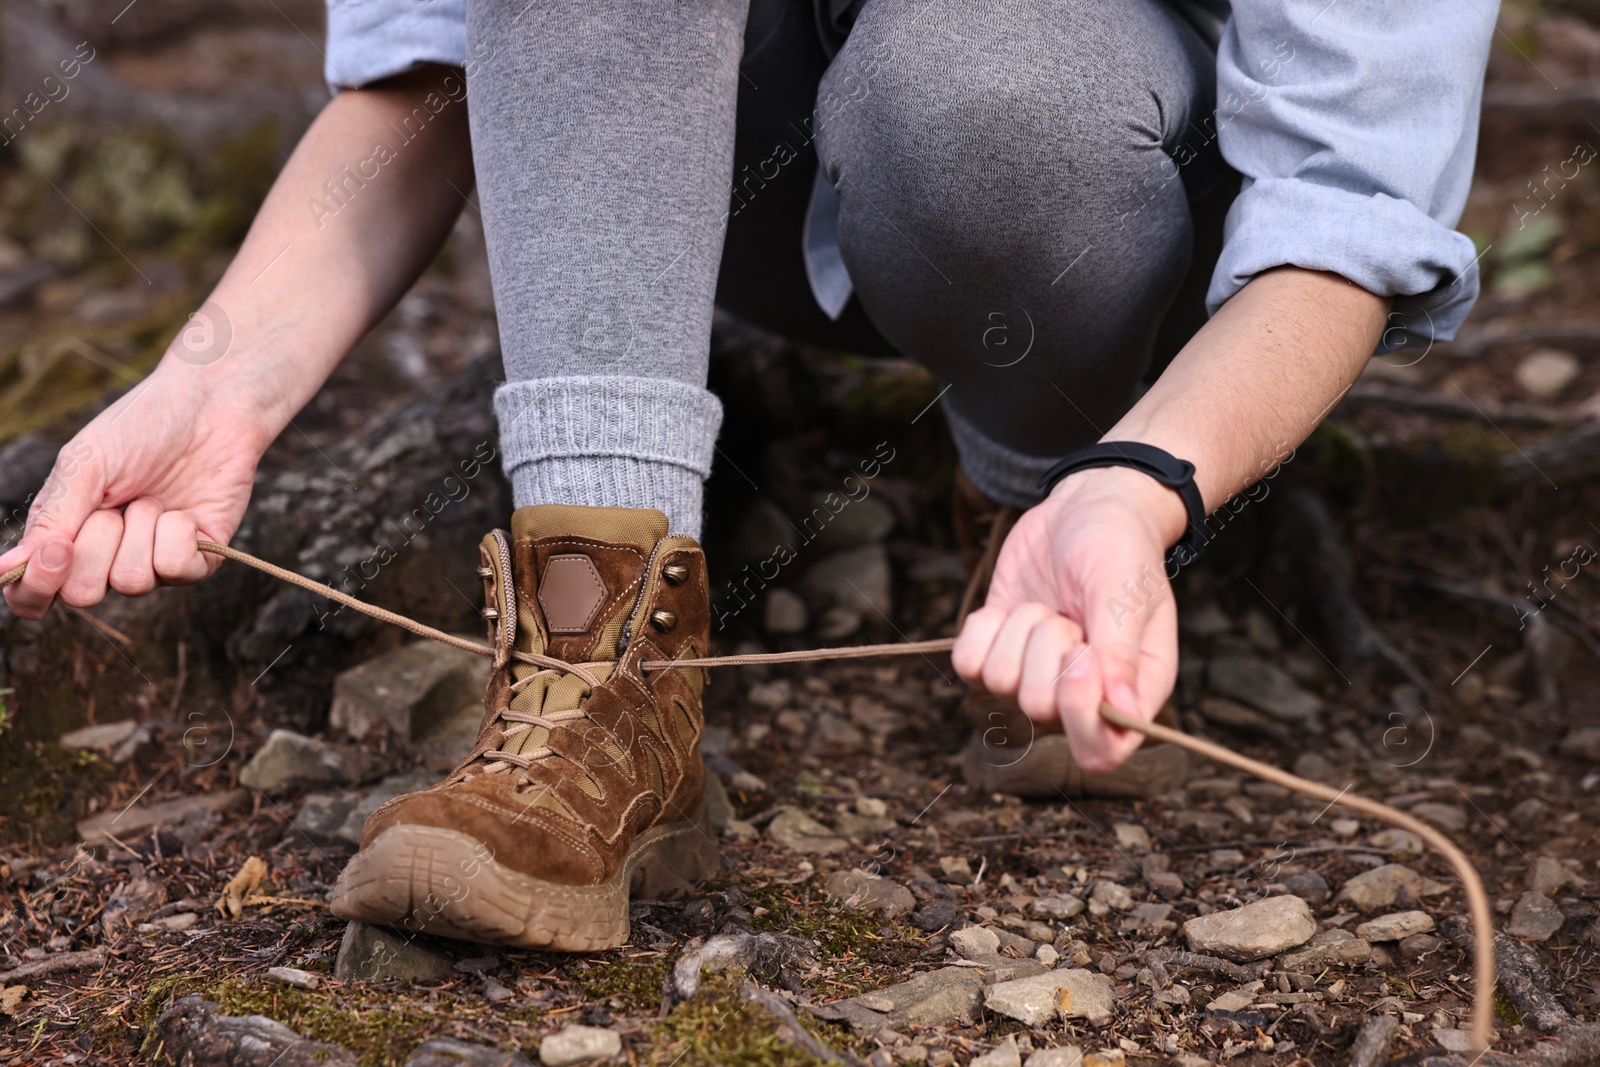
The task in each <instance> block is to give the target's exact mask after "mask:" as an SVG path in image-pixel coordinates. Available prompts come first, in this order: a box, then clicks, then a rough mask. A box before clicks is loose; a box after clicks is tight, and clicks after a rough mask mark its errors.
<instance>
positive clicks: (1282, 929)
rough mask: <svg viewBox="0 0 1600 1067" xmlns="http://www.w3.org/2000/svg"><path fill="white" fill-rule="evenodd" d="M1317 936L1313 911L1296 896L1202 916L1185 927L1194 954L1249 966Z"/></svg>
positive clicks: (1272, 899)
mask: <svg viewBox="0 0 1600 1067" xmlns="http://www.w3.org/2000/svg"><path fill="white" fill-rule="evenodd" d="M1316 932H1317V921H1316V920H1315V919H1313V918H1312V917H1311V908H1310V906H1309V905H1307V904H1306V902H1305V901H1303V900H1301V899H1300V898H1299V897H1296V896H1288V895H1285V896H1281V897H1268V898H1267V899H1265V900H1258V901H1256V902H1255V903H1253V904H1246V905H1245V906H1244V907H1242V908H1234V909H1233V910H1231V911H1218V912H1213V913H1212V914H1210V915H1201V916H1199V917H1198V918H1194V919H1190V920H1189V921H1188V922H1186V923H1184V924H1183V936H1184V938H1185V940H1187V941H1188V942H1189V947H1190V948H1191V949H1193V950H1194V951H1195V952H1205V953H1209V954H1211V955H1214V956H1221V957H1223V958H1224V959H1230V960H1237V961H1238V962H1240V963H1249V962H1251V961H1253V960H1260V959H1265V958H1267V957H1268V956H1276V955H1277V954H1278V953H1280V952H1284V951H1286V950H1288V949H1291V948H1294V947H1295V946H1296V945H1303V944H1305V943H1306V942H1307V941H1309V940H1311V935H1312V934H1314V933H1316Z"/></svg>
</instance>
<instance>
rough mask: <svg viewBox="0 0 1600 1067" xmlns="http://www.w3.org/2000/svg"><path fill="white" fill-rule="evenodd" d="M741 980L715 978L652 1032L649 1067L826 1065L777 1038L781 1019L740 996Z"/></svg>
mask: <svg viewBox="0 0 1600 1067" xmlns="http://www.w3.org/2000/svg"><path fill="white" fill-rule="evenodd" d="M740 981H741V979H740V978H738V977H736V976H729V975H711V976H708V977H707V978H706V980H705V982H704V983H703V984H702V985H701V987H700V993H699V995H697V996H696V997H695V998H694V999H693V1000H691V1001H688V1002H687V1003H684V1004H680V1005H678V1007H677V1008H675V1009H674V1010H673V1012H672V1014H670V1015H668V1016H667V1017H666V1018H665V1019H662V1020H661V1021H660V1022H659V1023H657V1024H656V1025H655V1027H654V1029H653V1030H652V1033H651V1037H652V1040H651V1051H650V1063H652V1064H655V1065H667V1064H674V1065H679V1067H782V1065H791V1064H793V1065H809V1064H817V1063H820V1062H822V1061H820V1060H818V1059H816V1058H814V1057H812V1056H808V1055H806V1054H805V1053H804V1052H801V1051H800V1050H799V1049H797V1048H795V1047H794V1046H793V1045H790V1044H788V1043H787V1042H785V1041H784V1040H783V1039H782V1038H780V1037H779V1036H778V1033H777V1026H776V1025H775V1023H776V1020H774V1019H773V1017H772V1016H771V1015H769V1014H767V1012H766V1011H764V1010H763V1009H761V1008H760V1007H758V1006H756V1005H754V1004H751V1003H750V1002H749V1001H746V1000H744V999H743V998H741V997H740V996H739V992H738V988H739V982H740Z"/></svg>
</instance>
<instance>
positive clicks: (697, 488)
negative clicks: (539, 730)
mask: <svg viewBox="0 0 1600 1067" xmlns="http://www.w3.org/2000/svg"><path fill="white" fill-rule="evenodd" d="M494 410H495V414H496V415H497V416H498V417H499V420H500V444H501V448H500V451H501V456H502V462H503V463H504V465H505V472H506V477H508V478H510V479H511V493H512V498H513V501H514V502H515V504H516V506H517V507H519V508H521V507H527V506H528V505H530V504H581V505H586V506H590V507H624V508H657V509H658V510H660V511H663V512H665V513H666V515H667V522H668V526H669V528H670V529H671V531H672V532H673V533H675V534H682V535H684V536H686V537H695V538H698V537H699V536H700V513H701V501H702V495H703V488H704V483H705V479H706V478H707V476H709V475H710V473H711V459H712V455H713V453H714V452H715V450H716V440H717V430H718V428H720V427H721V425H722V404H721V402H720V401H718V400H717V398H716V397H715V396H713V395H712V394H711V393H709V392H707V391H706V390H705V389H702V388H700V387H699V386H694V385H687V384H685V383H683V382H674V381H668V380H666V379H661V378H615V377H593V376H579V377H567V378H537V379H534V380H532V381H525V382H507V383H506V384H504V385H502V386H501V387H500V388H499V389H497V390H495V394H494Z"/></svg>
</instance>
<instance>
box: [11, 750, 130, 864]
mask: <svg viewBox="0 0 1600 1067" xmlns="http://www.w3.org/2000/svg"><path fill="white" fill-rule="evenodd" d="M114 774H115V769H114V768H113V767H112V766H111V764H109V763H107V762H106V761H105V760H103V759H101V758H100V757H99V756H97V755H95V754H94V753H92V752H69V751H68V750H67V749H64V748H62V747H61V746H60V745H58V744H55V743H54V742H49V741H43V742H32V743H20V744H19V743H17V742H16V741H15V739H11V740H10V741H8V742H7V743H5V744H0V782H5V783H6V785H5V788H4V789H0V840H9V841H17V842H19V843H20V842H22V841H25V840H26V841H31V842H34V843H37V844H42V845H46V846H52V847H53V846H58V845H64V844H66V843H68V842H69V841H72V840H73V839H74V838H75V836H76V827H77V824H78V821H79V820H80V819H82V818H83V817H84V816H86V815H87V814H88V813H89V799H90V798H91V797H93V796H94V795H95V794H96V793H97V792H98V791H99V790H100V789H102V788H103V787H104V786H105V785H106V783H108V782H109V781H110V780H111V778H112V777H113V775H114Z"/></svg>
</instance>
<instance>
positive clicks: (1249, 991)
mask: <svg viewBox="0 0 1600 1067" xmlns="http://www.w3.org/2000/svg"><path fill="white" fill-rule="evenodd" d="M1263 984H1264V983H1262V982H1250V983H1247V984H1245V985H1242V986H1239V987H1238V988H1237V989H1230V990H1228V992H1226V993H1223V994H1222V995H1221V996H1218V997H1216V998H1214V999H1213V1000H1212V1001H1211V1002H1210V1003H1209V1004H1207V1005H1206V1010H1207V1011H1244V1009H1246V1008H1248V1007H1249V1006H1250V1005H1252V1004H1254V1003H1255V1002H1256V994H1257V993H1259V992H1261V987H1262V985H1263Z"/></svg>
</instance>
